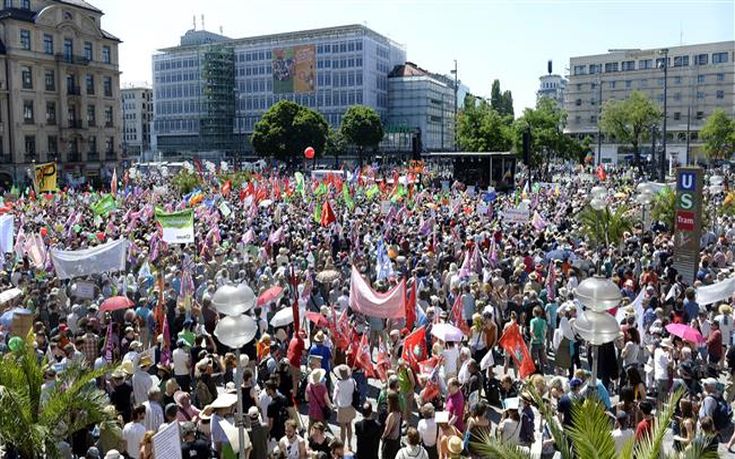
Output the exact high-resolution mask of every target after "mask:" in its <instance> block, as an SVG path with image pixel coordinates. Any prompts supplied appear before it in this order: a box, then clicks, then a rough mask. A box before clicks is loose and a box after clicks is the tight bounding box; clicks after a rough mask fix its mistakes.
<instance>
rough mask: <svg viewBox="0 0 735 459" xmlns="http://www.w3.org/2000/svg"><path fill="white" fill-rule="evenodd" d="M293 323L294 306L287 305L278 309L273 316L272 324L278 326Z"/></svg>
mask: <svg viewBox="0 0 735 459" xmlns="http://www.w3.org/2000/svg"><path fill="white" fill-rule="evenodd" d="M292 323H293V308H292V307H290V306H289V307H285V308H283V309H281V310H280V311H278V312H277V313H276V315H274V316H273V318H272V319H271V325H272V326H274V327H276V328H278V327H285V326H286V325H288V324H292Z"/></svg>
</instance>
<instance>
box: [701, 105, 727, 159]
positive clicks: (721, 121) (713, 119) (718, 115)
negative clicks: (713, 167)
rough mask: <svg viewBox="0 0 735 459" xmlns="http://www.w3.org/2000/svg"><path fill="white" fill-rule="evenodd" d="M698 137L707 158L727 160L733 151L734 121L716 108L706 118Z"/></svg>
mask: <svg viewBox="0 0 735 459" xmlns="http://www.w3.org/2000/svg"><path fill="white" fill-rule="evenodd" d="M699 137H700V138H701V139H702V141H703V142H704V152H705V153H706V154H707V157H709V158H710V159H728V158H730V156H732V154H733V151H734V150H735V120H732V119H730V117H729V116H727V113H725V111H724V110H722V109H721V108H718V109H716V110H715V111H714V112H712V114H711V115H710V116H708V117H707V121H705V123H704V126H702V130H701V131H700V133H699Z"/></svg>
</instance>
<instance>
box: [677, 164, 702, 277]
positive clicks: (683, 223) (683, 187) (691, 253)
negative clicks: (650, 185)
mask: <svg viewBox="0 0 735 459" xmlns="http://www.w3.org/2000/svg"><path fill="white" fill-rule="evenodd" d="M703 188H704V172H703V171H702V169H701V168H699V167H680V168H678V169H677V170H676V208H675V210H674V233H675V234H674V268H675V269H676V270H677V271H678V272H679V274H681V275H682V278H683V279H684V281H685V282H687V283H689V284H690V285H691V284H693V283H694V278H695V276H696V274H697V270H698V269H699V249H700V246H699V241H700V238H701V235H702V191H703Z"/></svg>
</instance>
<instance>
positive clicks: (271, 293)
mask: <svg viewBox="0 0 735 459" xmlns="http://www.w3.org/2000/svg"><path fill="white" fill-rule="evenodd" d="M282 293H283V287H279V286H275V287H271V288H269V289H268V290H266V291H265V292H263V293H261V294H260V296H259V297H258V306H265V305H266V304H269V303H273V302H274V301H276V300H277V299H278V297H280V296H281V294H282Z"/></svg>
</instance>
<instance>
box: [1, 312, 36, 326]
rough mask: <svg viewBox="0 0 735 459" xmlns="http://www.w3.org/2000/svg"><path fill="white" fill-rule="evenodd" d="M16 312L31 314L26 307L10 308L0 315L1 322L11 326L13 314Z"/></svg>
mask: <svg viewBox="0 0 735 459" xmlns="http://www.w3.org/2000/svg"><path fill="white" fill-rule="evenodd" d="M16 314H31V311H30V310H28V309H25V308H13V309H8V310H7V311H5V312H4V313H3V315H1V316H0V324H2V325H3V326H5V327H10V325H11V324H12V323H13V316H14V315H16Z"/></svg>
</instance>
